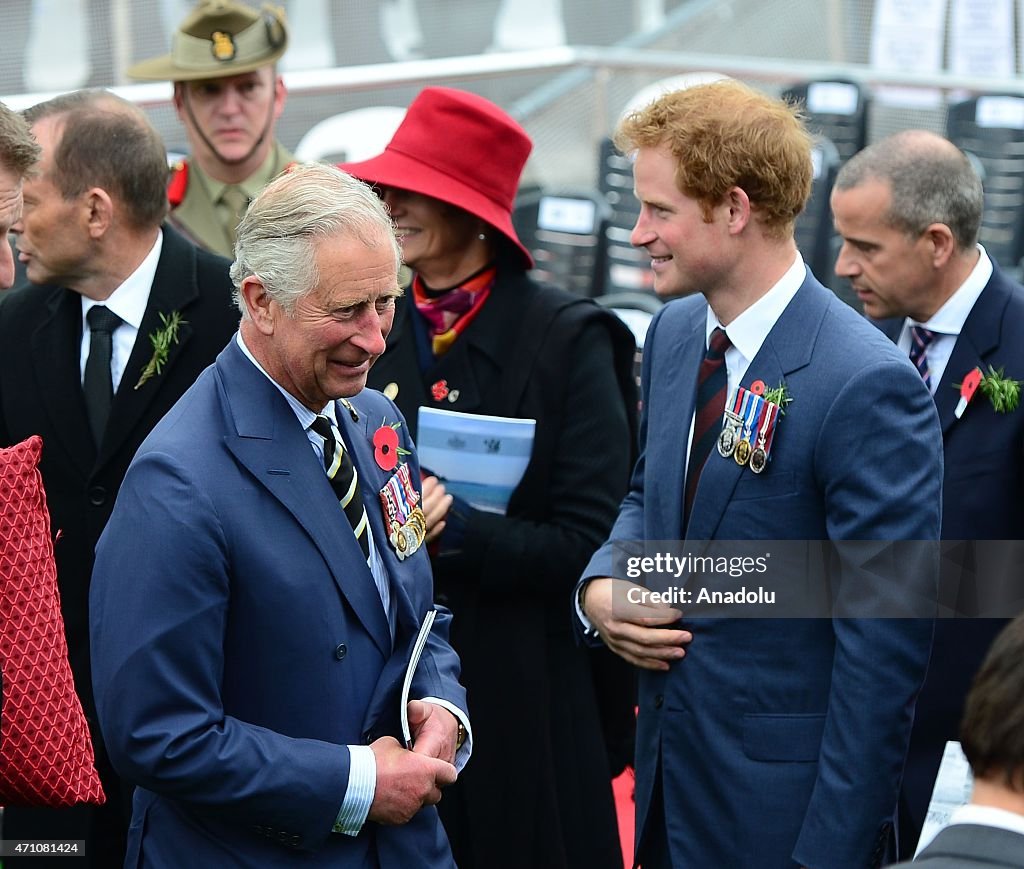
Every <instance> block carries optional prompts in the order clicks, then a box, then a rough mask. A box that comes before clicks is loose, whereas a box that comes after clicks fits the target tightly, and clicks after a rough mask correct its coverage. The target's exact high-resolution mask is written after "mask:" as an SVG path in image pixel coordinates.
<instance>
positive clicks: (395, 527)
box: [391, 507, 427, 558]
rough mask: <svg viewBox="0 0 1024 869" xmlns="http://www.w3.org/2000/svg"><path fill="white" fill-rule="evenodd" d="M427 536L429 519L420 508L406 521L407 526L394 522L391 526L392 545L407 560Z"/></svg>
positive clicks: (415, 509) (414, 510) (416, 508)
mask: <svg viewBox="0 0 1024 869" xmlns="http://www.w3.org/2000/svg"><path fill="white" fill-rule="evenodd" d="M426 536H427V519H426V517H425V516H424V515H423V511H422V510H421V509H420V508H419V507H415V508H414V509H413V511H412V512H411V513H410V514H409V518H408V519H406V520H405V524H399V523H398V522H393V523H392V526H391V545H392V546H394V547H395V551H396V552H397V553H398V554H399V555H400V556H401V557H402V558H406V557H408V556H410V555H412V554H413V553H414V552H415V551H416V550H417V549H419V548H420V546H422V545H423V540H424V538H426Z"/></svg>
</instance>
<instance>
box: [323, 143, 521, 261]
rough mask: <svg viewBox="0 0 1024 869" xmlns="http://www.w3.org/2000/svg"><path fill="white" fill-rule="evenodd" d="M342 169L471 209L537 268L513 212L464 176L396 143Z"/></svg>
mask: <svg viewBox="0 0 1024 869" xmlns="http://www.w3.org/2000/svg"><path fill="white" fill-rule="evenodd" d="M338 168H339V169H341V170H342V171H343V172H348V173H349V175H353V176H355V177H356V178H358V179H360V180H361V181H365V182H366V183H367V184H376V185H380V186H382V187H398V188H399V189H401V190H411V191H412V192H413V193H419V194H422V195H423V196H431V197H433V198H434V199H439V200H441V202H446V203H448V204H449V205H454V206H455V207H456V208H461V209H462V210H463V211H468V212H469V213H470V214H472V215H474V216H476V217H479V218H480V219H481V220H483V221H485V222H486V223H488V224H490V225H491V226H493V227H494V228H495V229H496V230H498V232H500V233H501V234H502V235H504V236H505V237H506V238H507V239H508V240H509V241H510V242H512V244H513V246H514V248H515V250H516V252H517V253H518V254H519V255H520V258H521V259H522V262H523V265H524V267H525V268H527V269H532V268H533V257H532V256H530V252H529V251H528V250H527V249H526V246H525V245H524V244H523V243H522V242H521V241H520V240H519V236H518V235H517V234H516V230H515V227H514V226H513V225H512V215H511V214H510V213H509V212H508V211H507V210H506V209H505V208H504V207H503V206H502V205H500V204H499V203H497V202H495V201H494V200H493V199H491V198H490V197H489V196H486V195H485V194H483V193H481V192H480V191H479V190H476V189H475V188H473V187H470V186H469V185H467V184H466V183H465V182H464V181H462V180H461V179H459V178H456V177H454V176H452V175H449V174H447V173H446V172H442V171H441V170H439V169H435V168H434V167H432V166H427V165H426V164H424V163H422V162H421V161H419V160H417V159H416V158H415V157H412V156H410V155H408V154H404V153H402V151H401V150H399V149H396V148H395V147H394V146H393V145H388V146H387V148H385V149H384V151H383V153H381V154H378V155H377V156H376V157H371V158H370V159H369V160H361V161H359V162H356V163H339V164H338Z"/></svg>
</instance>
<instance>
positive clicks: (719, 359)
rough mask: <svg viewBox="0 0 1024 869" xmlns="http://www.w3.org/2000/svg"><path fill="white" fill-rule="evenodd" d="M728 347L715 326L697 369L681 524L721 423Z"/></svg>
mask: <svg viewBox="0 0 1024 869" xmlns="http://www.w3.org/2000/svg"><path fill="white" fill-rule="evenodd" d="M730 347H732V341H730V340H729V336H728V335H726V334H725V330H724V329H718V328H716V329H715V330H714V331H713V332H712V333H711V339H710V340H709V342H708V352H707V354H706V355H705V356H704V360H703V361H702V362H701V363H700V369H699V370H698V372H697V401H696V409H695V411H694V416H693V442H692V443H691V445H690V461H689V464H687V466H686V500H685V507H686V513H685V514H684V517H683V528H684V529H685V527H686V523H688V522H689V521H690V508H691V507H692V506H693V499H694V496H695V495H696V494H697V481H698V480H700V472H701V471H702V470H703V469H704V463H705V462H706V461H707V460H708V456H709V455H710V454H711V448H712V447H713V446H714V444H715V441H716V440H717V438H718V433H719V431H720V430H721V427H722V414H723V413H724V412H725V398H726V395H725V394H726V392H727V390H728V389H729V372H728V371H727V370H726V367H725V351H726V350H728V349H729V348H730Z"/></svg>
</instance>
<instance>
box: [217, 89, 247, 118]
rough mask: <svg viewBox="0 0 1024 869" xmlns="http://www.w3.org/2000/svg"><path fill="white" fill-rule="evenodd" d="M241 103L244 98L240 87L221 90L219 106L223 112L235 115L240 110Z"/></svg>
mask: <svg viewBox="0 0 1024 869" xmlns="http://www.w3.org/2000/svg"><path fill="white" fill-rule="evenodd" d="M241 103H242V98H241V96H240V95H239V93H238V89H237V88H234V87H226V88H224V90H223V91H221V94H220V101H219V103H218V106H217V107H218V109H219V110H220V111H221V113H222V114H225V115H233V114H235V113H236V112H238V111H239V107H240V106H241Z"/></svg>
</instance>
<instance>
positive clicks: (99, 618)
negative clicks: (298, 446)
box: [90, 452, 349, 849]
mask: <svg viewBox="0 0 1024 869" xmlns="http://www.w3.org/2000/svg"><path fill="white" fill-rule="evenodd" d="M229 558H230V556H229V547H228V543H227V540H226V537H225V532H224V528H223V525H222V522H221V519H220V517H219V516H218V515H217V512H216V509H215V507H214V505H213V503H212V502H211V500H210V499H209V497H208V496H207V495H206V494H204V487H203V485H202V481H200V480H197V479H193V478H191V477H190V474H189V473H188V472H186V471H185V470H184V469H183V468H182V466H181V465H180V464H179V463H178V462H177V461H176V460H174V459H172V458H171V457H169V456H167V455H164V454H160V453H155V452H149V453H142V454H140V456H139V457H138V458H137V459H136V461H135V462H134V463H133V465H132V467H131V468H130V470H129V472H128V475H127V476H126V478H125V481H124V484H123V485H122V487H121V490H120V492H119V495H118V498H117V503H116V506H115V509H114V513H113V516H112V517H111V520H110V522H109V524H108V525H107V528H106V530H105V532H104V534H103V536H102V538H101V539H100V542H99V545H98V547H97V553H96V564H95V569H94V573H93V578H92V587H91V598H90V616H91V630H90V634H91V637H92V664H93V684H94V687H95V692H96V705H97V709H98V714H99V721H100V726H101V729H102V732H103V735H104V738H105V741H106V744H107V750H108V752H109V754H110V758H111V761H112V762H113V764H114V766H115V768H116V769H117V770H118V772H119V773H120V774H121V775H122V776H123V777H124V778H125V779H126V780H128V781H131V782H133V783H136V784H139V785H141V786H142V787H144V788H147V789H150V790H153V791H156V792H159V793H161V794H163V795H165V796H167V797H170V798H172V799H176V800H181V801H184V802H187V803H190V804H192V805H197V806H202V807H203V808H204V810H206V811H209V812H211V813H217V814H219V815H221V816H224V817H225V818H227V819H229V820H232V821H234V822H237V823H240V824H246V825H265V826H268V827H273V828H276V829H280V830H288V831H291V832H293V833H297V834H298V836H299V841H298V843H297V844H298V847H300V848H306V849H312V848H315V847H317V846H318V845H320V844H322V843H323V841H324V840H325V839H326V838H327V836H328V835H329V832H330V830H331V827H332V825H333V823H334V821H335V818H336V816H337V813H338V808H339V806H340V804H341V801H342V799H343V797H344V795H345V790H346V784H347V781H348V777H349V754H348V750H347V748H346V747H344V746H341V745H334V744H330V743H327V742H323V741H319V740H314V739H300V738H292V737H289V736H285V735H283V734H281V733H276V732H273V731H271V730H269V729H267V728H264V727H260V726H256V725H253V724H250V723H247V722H246V721H242V720H239V719H237V718H233V717H231V716H229V715H226V714H225V710H224V706H223V702H222V694H221V691H222V684H221V682H222V676H223V671H224V636H225V631H226V626H227V622H228V619H229V606H228V604H229V598H230V592H231V588H230V587H231V583H232V581H233V580H232V577H231V575H230V564H229ZM253 678H259V677H258V675H254V677H253ZM300 678H301V677H300Z"/></svg>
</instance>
